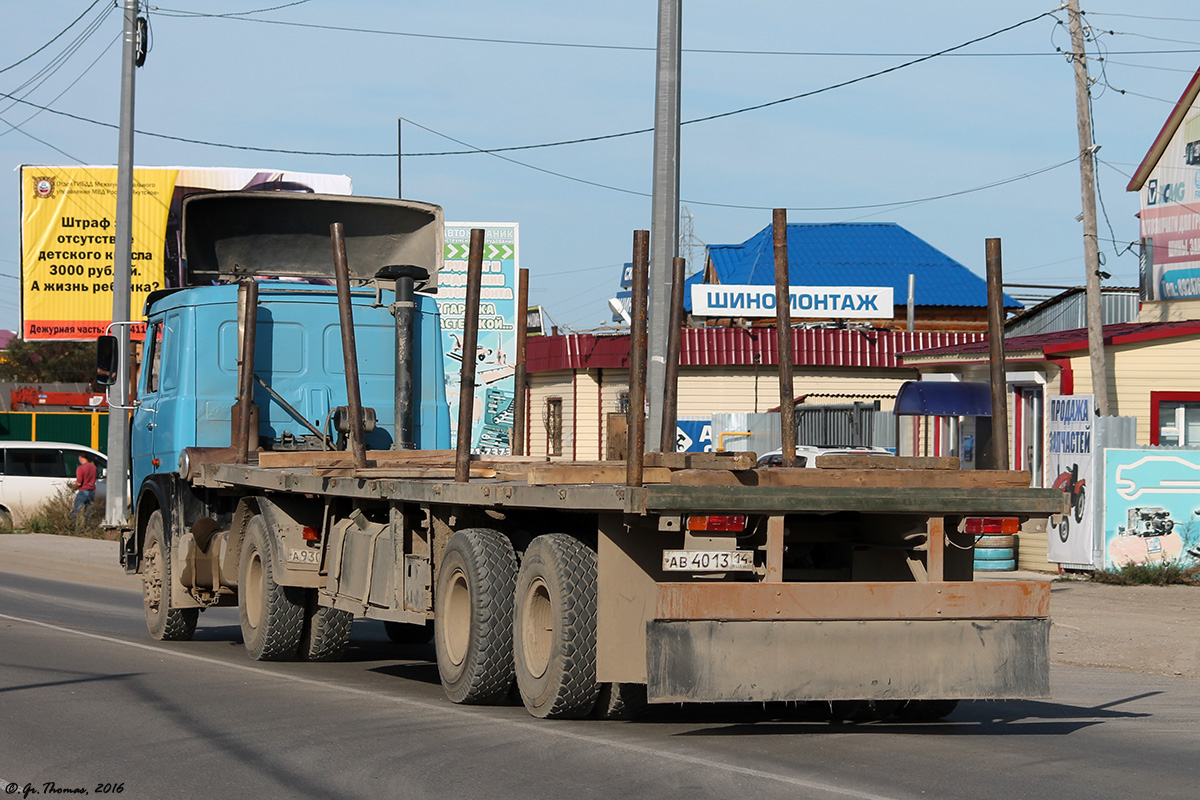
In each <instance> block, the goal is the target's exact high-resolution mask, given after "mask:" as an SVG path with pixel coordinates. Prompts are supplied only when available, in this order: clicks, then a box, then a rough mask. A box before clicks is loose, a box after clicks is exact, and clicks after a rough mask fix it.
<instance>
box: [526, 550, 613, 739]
mask: <svg viewBox="0 0 1200 800" xmlns="http://www.w3.org/2000/svg"><path fill="white" fill-rule="evenodd" d="M513 648H514V659H513V661H514V664H515V667H516V673H517V687H518V688H519V689H520V692H521V700H522V702H524V704H525V708H526V709H527V710H528V711H529V713H530V714H532V715H533V716H535V717H542V718H546V719H573V718H578V717H584V716H587V715H588V713H589V712H590V711H591V710H592V707H593V706H595V704H596V696H597V695H598V694H599V693H600V684H599V683H597V682H596V553H595V551H594V550H592V549H591V548H589V547H587V546H586V545H584V544H583V543H582V542H580V541H579V540H578V539H574V538H572V537H570V536H567V535H565V534H561V533H554V534H549V535H547V536H539V537H538V538H536V539H534V540H533V542H532V543H531V544H530V545H529V548H528V549H527V550H526V551H525V556H524V558H523V559H522V560H521V571H520V572H519V573H518V574H517V592H516V621H515V623H514V625H513Z"/></svg>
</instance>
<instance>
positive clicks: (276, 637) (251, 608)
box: [238, 517, 305, 661]
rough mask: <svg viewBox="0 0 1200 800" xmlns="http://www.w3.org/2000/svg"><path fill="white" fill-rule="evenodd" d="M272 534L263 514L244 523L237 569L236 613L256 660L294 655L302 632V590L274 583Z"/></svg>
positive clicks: (244, 638) (283, 659) (303, 617)
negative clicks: (243, 535) (244, 536)
mask: <svg viewBox="0 0 1200 800" xmlns="http://www.w3.org/2000/svg"><path fill="white" fill-rule="evenodd" d="M274 572H275V564H274V561H273V559H272V544H271V535H270V533H269V532H268V531H267V526H266V524H265V523H264V522H263V520H262V517H254V518H253V519H252V520H250V522H249V524H247V525H246V538H245V541H244V542H243V543H242V558H241V564H240V565H239V568H238V612H239V617H240V619H241V623H242V639H243V640H244V641H245V643H246V652H248V653H249V654H250V657H251V658H252V659H254V660H255V661H290V660H292V659H294V658H296V656H297V654H298V652H299V649H300V639H301V637H302V636H303V634H304V619H305V608H304V590H303V589H301V588H299V587H296V586H280V585H279V584H277V583H275V575H274Z"/></svg>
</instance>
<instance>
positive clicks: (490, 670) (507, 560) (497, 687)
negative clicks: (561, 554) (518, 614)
mask: <svg viewBox="0 0 1200 800" xmlns="http://www.w3.org/2000/svg"><path fill="white" fill-rule="evenodd" d="M516 576H517V555H516V553H515V552H514V551H513V546H512V542H510V541H509V540H508V539H507V537H505V536H504V535H503V534H501V533H500V532H498V531H494V530H490V529H487V528H466V529H464V530H461V531H458V532H457V533H455V534H454V535H453V536H451V537H450V541H449V542H448V543H447V544H446V551H445V553H444V554H443V555H442V563H441V565H440V566H439V567H438V574H437V586H436V589H435V593H434V604H433V606H434V636H433V640H434V646H435V647H436V648H437V664H438V674H439V675H440V676H441V678H442V688H443V689H444V690H445V692H446V696H447V697H449V698H450V700H452V701H453V702H455V703H465V704H470V705H494V704H498V703H501V702H503V701H504V699H505V698H506V697H507V695H508V693H509V690H510V689H511V688H512V683H513V655H512V653H513V644H512V638H513V632H512V621H513V588H514V585H515V583H516Z"/></svg>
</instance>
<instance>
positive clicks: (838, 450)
mask: <svg viewBox="0 0 1200 800" xmlns="http://www.w3.org/2000/svg"><path fill="white" fill-rule="evenodd" d="M829 455H838V456H893V455H895V453H893V452H892V451H891V450H888V449H886V448H883V447H839V446H830V445H815V444H798V445H796V466H797V467H809V468H815V467H816V466H817V456H829ZM756 466H759V467H782V466H783V451H782V450H772V451H771V452H769V453H763V454H762V455H761V456H759V457H758V463H757V465H756Z"/></svg>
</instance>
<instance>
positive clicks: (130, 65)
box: [104, 0, 138, 528]
mask: <svg viewBox="0 0 1200 800" xmlns="http://www.w3.org/2000/svg"><path fill="white" fill-rule="evenodd" d="M137 15H138V0H125V33H124V42H123V44H122V47H121V116H120V123H121V124H120V130H119V133H118V136H117V142H118V144H117V212H116V219H115V220H114V222H115V225H114V228H113V234H114V237H115V239H116V241H115V242H114V243H113V308H112V321H113V322H127V321H128V320H129V319H130V315H129V305H130V300H129V288H130V260H131V256H132V254H133V75H134V70H135V69H136V65H135V64H134V59H135V58H136V57H137ZM113 332H114V333H115V334H116V335H117V339H118V340H119V341H120V348H119V349H118V351H117V352H119V353H125V354H128V353H129V326H128V325H118V326H117V327H116V329H115V330H114V331H113ZM129 362H130V359H129V358H128V356H126V357H125V358H120V359H118V360H117V382H116V386H117V396H118V397H119V398H120V400H121V403H120V404H121V405H122V406H127V405H129V400H128V398H129V367H130V363H129ZM128 446H129V412H128V411H127V410H126V409H124V408H110V409H109V411H108V474H109V478H108V497H107V502H106V503H105V504H104V524H105V525H106V526H107V527H110V528H122V527H125V526H126V525H128V524H129V480H128V475H129V450H128Z"/></svg>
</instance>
